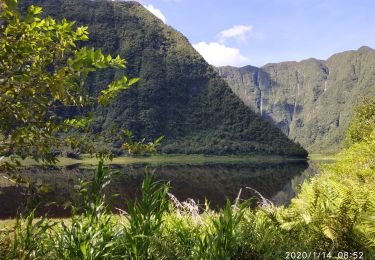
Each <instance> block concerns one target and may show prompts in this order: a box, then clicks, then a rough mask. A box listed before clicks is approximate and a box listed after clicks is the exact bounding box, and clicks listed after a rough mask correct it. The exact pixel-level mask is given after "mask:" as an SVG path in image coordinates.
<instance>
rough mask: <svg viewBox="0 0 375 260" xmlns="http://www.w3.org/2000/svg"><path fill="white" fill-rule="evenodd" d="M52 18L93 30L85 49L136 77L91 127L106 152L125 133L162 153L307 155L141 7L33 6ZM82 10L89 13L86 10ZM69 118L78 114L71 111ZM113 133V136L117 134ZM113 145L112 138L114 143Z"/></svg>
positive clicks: (68, 0) (65, 2)
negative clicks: (120, 61)
mask: <svg viewBox="0 0 375 260" xmlns="http://www.w3.org/2000/svg"><path fill="white" fill-rule="evenodd" d="M23 2H26V4H25V5H27V4H29V3H30V2H32V3H35V4H40V5H42V6H43V7H44V10H45V12H46V13H47V14H49V15H53V16H54V17H58V18H63V17H67V18H68V19H74V20H76V21H77V23H78V24H84V25H88V27H89V28H88V30H89V31H90V40H89V41H88V42H87V46H92V47H101V48H103V51H104V52H106V53H111V54H112V55H117V54H120V55H121V56H122V57H126V59H127V61H128V62H129V65H128V68H127V74H128V75H129V76H132V77H139V78H140V79H141V80H140V81H139V82H138V85H137V88H131V89H129V90H128V91H125V92H123V93H121V94H120V95H119V98H118V99H116V100H114V101H113V102H111V103H110V104H108V107H107V108H105V109H102V108H99V109H94V110H93V111H92V112H94V114H95V117H94V118H93V120H92V123H91V124H90V126H89V129H90V131H91V132H92V133H94V134H97V135H98V136H108V137H111V139H112V140H111V142H106V141H103V143H104V144H106V145H107V146H108V149H109V150H111V149H112V150H116V149H118V148H119V147H121V145H122V143H121V142H120V141H118V140H117V139H116V138H113V136H114V135H115V136H116V137H117V135H119V133H121V132H122V130H123V129H129V130H130V131H131V132H132V133H133V134H134V140H142V138H144V137H146V139H145V141H144V143H148V142H152V141H153V140H155V139H157V138H158V137H159V136H165V140H163V143H162V144H161V145H160V146H159V148H158V149H159V151H161V152H164V153H195V154H197V153H201V154H202V153H204V154H279V155H285V156H288V155H289V156H301V157H304V156H306V155H307V153H306V151H305V150H304V149H303V148H302V147H301V146H298V145H295V144H294V143H293V142H292V141H290V140H288V139H287V138H286V137H285V135H284V134H283V133H281V132H280V131H279V130H278V129H277V128H276V127H274V126H272V125H271V124H269V123H266V122H264V121H263V120H261V119H260V118H259V117H258V116H257V115H256V114H255V113H254V112H253V111H252V110H251V109H249V108H248V107H246V106H245V105H244V104H243V103H242V101H241V100H240V99H239V98H238V97H236V95H235V94H234V93H233V92H232V91H231V90H230V88H229V87H228V85H227V84H226V83H225V82H224V81H223V80H222V79H221V78H220V77H219V76H218V75H217V74H216V72H215V71H214V70H213V69H212V68H211V66H209V65H208V64H207V63H206V62H205V61H204V59H203V58H202V57H201V56H200V55H199V54H198V53H197V52H196V51H195V49H194V48H193V47H192V46H191V45H190V43H189V42H188V40H187V39H186V38H185V37H184V36H183V35H182V34H180V33H179V32H177V31H175V30H174V29H172V28H171V27H169V26H167V25H165V24H163V23H162V22H160V20H158V19H157V18H155V17H154V16H153V15H151V14H150V13H149V11H147V10H146V9H145V8H144V7H143V6H142V5H141V4H139V3H136V2H128V1H100V0H99V1H88V0H84V1H76V0H59V1H58V2H56V1H50V0H43V1H41V0H34V1H26V0H24V1H23ZM81 10H86V11H85V12H81ZM118 76H119V75H118V73H116V72H112V71H108V70H101V71H98V72H96V73H93V74H92V75H91V76H90V77H89V78H88V79H87V84H86V86H87V88H88V89H89V92H90V94H91V95H93V96H95V95H98V94H99V93H100V91H101V90H102V86H103V85H106V84H109V82H111V81H112V80H113V79H114V78H116V77H118ZM69 115H70V116H74V115H75V111H70V114H69ZM113 133H115V134H114V135H113ZM113 139H115V140H113Z"/></svg>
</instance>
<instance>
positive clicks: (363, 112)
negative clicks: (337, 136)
mask: <svg viewBox="0 0 375 260" xmlns="http://www.w3.org/2000/svg"><path fill="white" fill-rule="evenodd" d="M374 125H375V97H365V98H364V99H363V101H362V103H361V105H360V106H358V107H357V108H356V110H355V115H354V117H353V120H352V122H351V124H350V127H349V130H348V133H347V143H349V144H353V143H359V142H361V141H364V140H365V139H367V138H368V137H369V136H370V135H371V132H372V131H373V129H374Z"/></svg>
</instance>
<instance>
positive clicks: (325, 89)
mask: <svg viewBox="0 0 375 260" xmlns="http://www.w3.org/2000/svg"><path fill="white" fill-rule="evenodd" d="M326 91H327V80H325V81H324V92H326Z"/></svg>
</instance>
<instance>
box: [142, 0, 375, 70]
mask: <svg viewBox="0 0 375 260" xmlns="http://www.w3.org/2000/svg"><path fill="white" fill-rule="evenodd" d="M139 2H141V3H142V4H143V5H144V6H145V7H146V8H147V9H149V10H150V11H151V12H152V13H153V14H155V15H156V16H157V17H159V18H160V19H161V20H162V21H163V22H164V23H166V24H168V25H170V26H172V27H173V28H175V29H176V30H178V31H180V32H181V33H183V34H184V35H185V36H186V37H187V38H188V39H189V41H190V43H191V44H192V45H193V46H194V48H196V49H197V50H198V52H199V53H200V54H201V55H202V56H203V57H204V58H205V59H206V61H207V62H208V63H210V64H212V65H215V66H225V65H231V66H237V67H241V66H245V65H253V66H262V65H265V64H267V63H272V62H281V61H291V60H295V61H300V60H303V59H308V58H311V57H314V58H317V59H327V58H328V57H330V56H331V55H332V54H334V53H337V52H342V51H346V50H356V49H358V48H359V47H361V46H363V45H366V46H369V47H371V48H375V0H226V1H224V0H216V1H215V0H140V1H139Z"/></svg>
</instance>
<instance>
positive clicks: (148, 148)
mask: <svg viewBox="0 0 375 260" xmlns="http://www.w3.org/2000/svg"><path fill="white" fill-rule="evenodd" d="M123 134H124V137H125V142H124V143H123V145H122V148H124V149H125V150H127V152H128V154H129V155H145V154H146V153H156V151H157V150H156V149H157V147H158V146H159V145H160V142H161V141H162V140H163V139H164V136H161V137H159V138H157V139H156V140H155V141H154V142H149V143H145V138H143V139H142V140H141V141H134V140H133V139H134V136H133V133H132V132H130V131H129V130H124V131H123Z"/></svg>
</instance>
